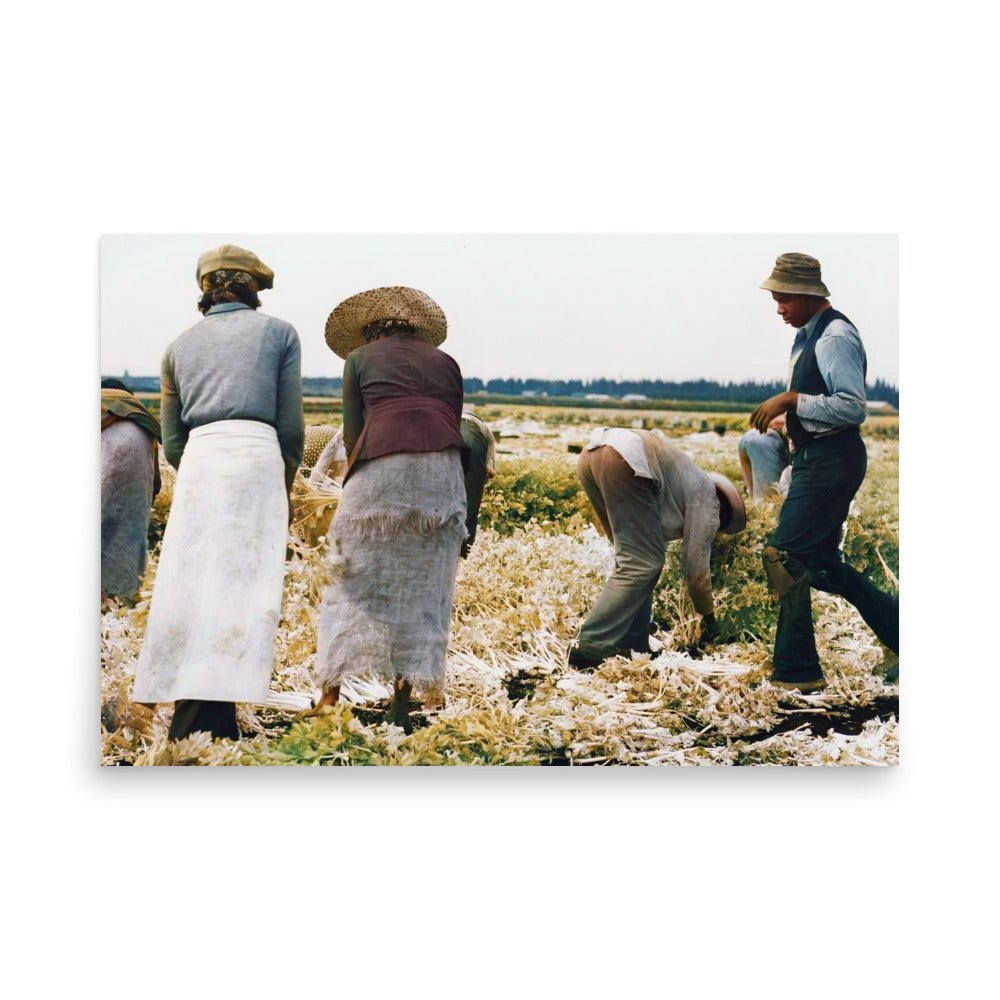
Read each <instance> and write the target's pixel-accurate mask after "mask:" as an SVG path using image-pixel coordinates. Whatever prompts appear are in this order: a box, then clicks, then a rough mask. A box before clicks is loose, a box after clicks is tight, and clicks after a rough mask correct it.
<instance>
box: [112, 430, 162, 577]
mask: <svg viewBox="0 0 1000 1000" xmlns="http://www.w3.org/2000/svg"><path fill="white" fill-rule="evenodd" d="M154 461H155V459H154V452H153V439H152V438H151V437H150V436H149V435H148V434H147V433H146V432H145V431H144V430H143V429H142V428H141V427H140V426H139V425H138V424H136V423H134V422H133V421H131V420H116V421H115V422H114V423H113V424H110V425H109V426H107V427H105V428H104V430H103V431H101V591H102V592H103V593H105V594H117V595H120V596H123V597H134V596H135V594H136V591H137V590H138V589H139V583H140V581H141V580H142V574H143V571H144V570H145V568H146V531H147V530H148V528H149V512H150V508H151V506H152V503H153V480H154V476H155V473H156V470H155V467H154V465H153V463H154Z"/></svg>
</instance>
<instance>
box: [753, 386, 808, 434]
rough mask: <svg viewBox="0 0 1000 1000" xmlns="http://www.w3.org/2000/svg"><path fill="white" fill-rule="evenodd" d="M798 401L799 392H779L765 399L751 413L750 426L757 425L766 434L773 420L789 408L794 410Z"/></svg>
mask: <svg viewBox="0 0 1000 1000" xmlns="http://www.w3.org/2000/svg"><path fill="white" fill-rule="evenodd" d="M798 401H799V394H798V393H797V392H779V393H778V395H777V396H772V397H771V398H770V399H765V400H764V402H763V403H761V404H760V406H758V407H757V409H756V410H754V411H753V413H751V414H750V426H751V427H755V428H756V429H757V430H758V431H760V433H761V434H766V433H767V428H768V427H769V426H770V423H771V421H772V420H774V418H775V417H777V416H780V415H781V414H783V413H787V412H788V411H789V410H794V409H795V405H796V404H797V403H798Z"/></svg>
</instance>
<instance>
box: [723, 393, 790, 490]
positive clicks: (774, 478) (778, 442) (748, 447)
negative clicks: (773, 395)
mask: <svg viewBox="0 0 1000 1000" xmlns="http://www.w3.org/2000/svg"><path fill="white" fill-rule="evenodd" d="M784 431H785V415H784V414H783V413H782V414H781V415H779V416H777V417H775V418H774V420H772V421H771V423H770V425H769V426H768V428H767V430H766V431H765V432H764V433H763V434H761V432H760V431H759V430H757V428H756V427H751V428H750V430H748V431H747V432H746V433H745V434H744V435H743V437H741V438H740V440H739V443H738V444H737V446H736V447H737V451H738V453H739V457H740V471H741V472H742V473H743V485H744V486H745V487H746V491H747V496H748V497H753V499H754V500H759V499H760V498H761V497H765V496H767V495H768V493H772V494H781V493H782V492H783V491H782V490H781V487H780V485H779V484H780V483H781V481H782V474H783V473H784V471H785V469H787V468H788V463H789V461H790V455H789V452H788V442H787V441H786V440H785V434H784ZM784 492H787V489H786V490H785V491H784Z"/></svg>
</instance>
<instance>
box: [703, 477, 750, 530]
mask: <svg viewBox="0 0 1000 1000" xmlns="http://www.w3.org/2000/svg"><path fill="white" fill-rule="evenodd" d="M706 475H707V476H708V478H709V479H711V480H712V485H713V486H714V487H715V493H716V496H718V498H719V518H720V522H721V523H720V524H719V532H720V533H721V534H723V535H738V534H739V533H740V532H741V531H742V530H743V529H744V528H745V527H746V526H747V509H746V505H745V504H744V503H743V497H741V496H740V494H739V490H737V489H736V487H735V486H733V484H732V482H731V481H730V480H729V479H727V478H726V477H725V476H723V475H722V474H721V473H719V472H708V473H706Z"/></svg>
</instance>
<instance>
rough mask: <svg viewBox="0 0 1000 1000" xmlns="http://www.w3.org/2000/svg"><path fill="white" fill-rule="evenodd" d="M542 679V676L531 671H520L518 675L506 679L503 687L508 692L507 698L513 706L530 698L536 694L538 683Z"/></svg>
mask: <svg viewBox="0 0 1000 1000" xmlns="http://www.w3.org/2000/svg"><path fill="white" fill-rule="evenodd" d="M541 679H542V675H541V674H538V673H533V672H532V671H530V670H519V671H518V672H517V673H516V674H512V675H511V676H510V677H505V678H504V682H503V686H504V687H505V688H506V690H507V697H508V698H509V699H510V701H511V704H516V703H517V702H519V701H521V700H523V699H524V698H530V697H531V696H532V695H533V694H534V693H535V688H536V687H538V682H539V681H540V680H541Z"/></svg>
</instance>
